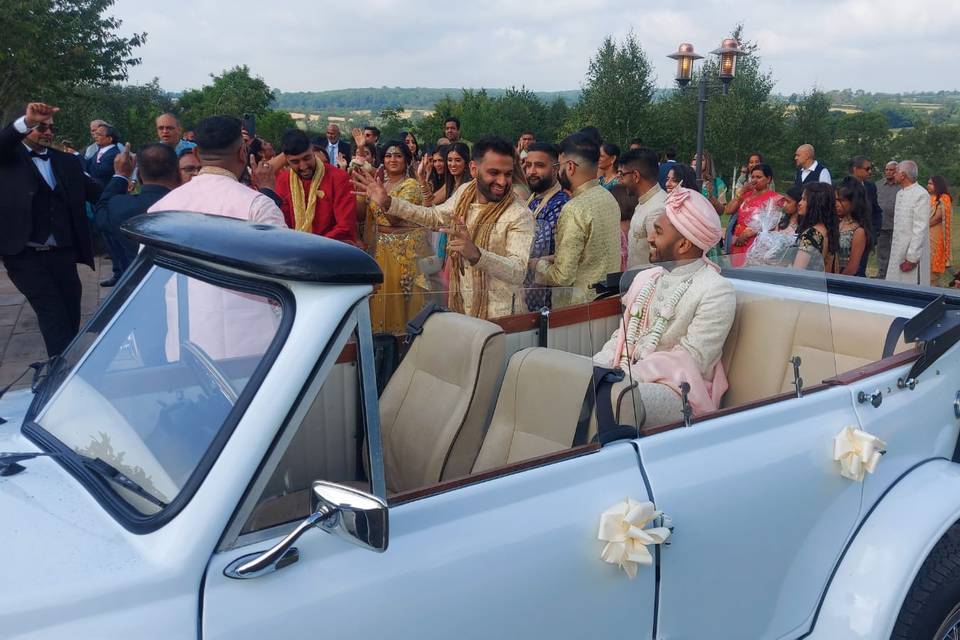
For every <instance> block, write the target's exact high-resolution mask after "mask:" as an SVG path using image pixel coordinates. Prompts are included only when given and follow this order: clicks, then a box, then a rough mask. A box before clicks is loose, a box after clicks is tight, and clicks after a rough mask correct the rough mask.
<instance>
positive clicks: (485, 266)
mask: <svg viewBox="0 0 960 640" xmlns="http://www.w3.org/2000/svg"><path fill="white" fill-rule="evenodd" d="M465 187H466V185H463V186H461V187H460V188H459V189H457V190H456V191H455V192H454V194H453V196H452V197H450V198H448V199H447V200H446V201H445V202H443V203H442V204H439V205H437V206H435V207H421V206H417V205H414V204H410V203H409V202H405V201H404V200H401V199H399V198H393V199H392V200H391V202H390V210H389V211H388V212H387V213H388V214H389V215H391V216H396V217H398V218H404V219H405V220H410V221H411V222H414V223H416V224H419V225H421V226H424V227H427V228H429V229H433V230H439V229H440V228H441V227H447V226H450V225H451V224H452V222H451V219H452V217H453V212H454V210H455V209H456V206H457V202H459V200H460V196H461V195H462V194H463V190H464V188H465ZM507 197H508V198H510V197H513V196H512V194H510V195H507ZM485 206H486V205H480V204H477V203H473V204H471V205H470V208H469V211H468V212H467V219H466V220H465V223H466V226H467V229H468V230H469V231H470V232H471V234H473V235H475V233H474V231H475V229H474V224H475V223H476V220H477V217H478V215H479V214H480V213H481V212H482V210H483V208H484V207H485ZM533 230H534V224H533V217H532V216H531V215H530V210H529V209H527V208H526V207H525V206H523V203H522V202H520V201H519V200H516V199H514V200H513V202H512V203H511V204H510V206H509V207H508V208H507V210H506V211H505V212H504V213H503V215H501V216H500V218H499V220H497V221H496V222H495V223H494V229H493V232H492V233H491V235H490V245H489V246H487V247H480V259H479V260H478V261H477V263H476V264H475V265H471V264H470V263H469V262H467V261H466V260H465V261H464V275H463V277H462V278H460V282H461V286H462V287H463V288H462V290H461V291H460V293H461V294H462V296H463V303H464V313H466V314H467V315H471V316H476V317H487V318H499V317H502V316H508V315H512V314H514V313H520V312H522V311H524V309H525V304H524V300H523V296H522V291H521V287H522V285H523V279H524V277H525V276H526V274H527V263H528V262H529V260H530V245H531V244H532V243H533ZM473 269H479V270H481V271H483V272H484V273H486V275H487V278H488V282H489V285H488V286H489V292H488V295H487V309H486V310H484V309H473V308H472V305H473V291H472V288H471V285H470V283H471V282H472V281H473V272H472V270H473ZM453 293H455V292H453Z"/></svg>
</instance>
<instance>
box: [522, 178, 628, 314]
mask: <svg viewBox="0 0 960 640" xmlns="http://www.w3.org/2000/svg"><path fill="white" fill-rule="evenodd" d="M556 245H557V247H556V252H555V254H554V260H553V262H552V263H550V262H547V261H546V260H541V261H540V262H538V263H537V277H536V281H537V283H539V284H546V285H550V286H553V287H557V288H556V289H554V290H553V292H552V294H553V306H554V308H557V307H563V306H569V305H573V304H581V303H584V302H590V301H591V300H593V299H594V298H596V297H597V294H596V291H594V290H593V289H591V288H590V287H591V285H594V284H596V283H598V282H604V281H606V279H607V274H608V273H617V272H618V271H620V205H619V204H617V200H616V198H614V197H613V196H612V195H610V192H609V191H607V190H606V189H605V188H604V187H602V186H600V184H599V183H598V182H597V181H596V180H591V181H589V182H587V183H585V184H582V185H580V186H579V187H578V188H577V189H576V190H575V191H574V192H573V198H572V199H571V200H570V201H569V202H568V203H567V204H566V205H564V207H563V215H562V216H560V220H559V222H558V223H557V239H556Z"/></svg>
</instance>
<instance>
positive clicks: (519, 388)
mask: <svg viewBox="0 0 960 640" xmlns="http://www.w3.org/2000/svg"><path fill="white" fill-rule="evenodd" d="M592 380H593V361H592V360H591V359H590V358H588V357H586V356H580V355H575V354H572V353H567V352H565V351H559V350H556V349H545V348H542V347H532V348H529V349H523V350H521V351H518V352H517V353H515V354H514V355H513V357H511V358H510V362H509V364H508V365H507V372H506V374H505V375H504V378H503V385H502V386H501V389H500V397H499V398H498V399H497V408H496V410H495V411H494V414H493V418H492V419H491V421H490V428H489V429H488V430H487V435H486V437H485V438H484V440H483V447H481V449H480V455H479V456H477V462H476V464H474V465H473V472H474V473H479V472H481V471H486V470H488V469H492V468H494V467H499V466H502V465H505V464H510V463H512V462H517V461H519V460H527V459H529V458H535V457H537V456H542V455H546V454H548V453H553V452H555V451H562V450H563V449H569V448H570V447H571V446H572V445H573V440H574V436H575V434H576V432H577V425H578V424H579V423H580V421H581V420H583V421H585V422H584V424H585V426H586V427H587V429H586V432H585V440H586V441H588V442H589V440H590V439H591V438H592V437H593V436H594V435H595V434H596V432H597V425H596V414H595V412H594V411H593V410H592V409H593V403H592V402H590V403H585V402H584V399H585V397H586V393H587V389H588V388H590V386H591V385H592ZM587 412H589V413H587Z"/></svg>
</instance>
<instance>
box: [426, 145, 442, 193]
mask: <svg viewBox="0 0 960 640" xmlns="http://www.w3.org/2000/svg"><path fill="white" fill-rule="evenodd" d="M437 153H439V154H440V157H441V158H442V159H443V173H437V171H436V169H434V168H433V158H432V157H431V159H430V171H429V173H428V174H427V179H428V180H430V184H431V186H433V190H434V191H437V190H439V189H440V186H441V185H443V184H445V183H446V175H447V145H445V144H442V145H440V146H439V147H437V148H436V149H434V150H433V152H431V154H430V155H431V156H433V155H434V154H437Z"/></svg>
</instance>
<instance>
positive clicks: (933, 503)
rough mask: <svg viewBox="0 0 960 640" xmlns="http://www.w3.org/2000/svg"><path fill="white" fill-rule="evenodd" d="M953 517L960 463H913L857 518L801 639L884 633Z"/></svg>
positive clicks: (957, 510)
mask: <svg viewBox="0 0 960 640" xmlns="http://www.w3.org/2000/svg"><path fill="white" fill-rule="evenodd" d="M867 481H868V482H869V479H868V480H867ZM957 521H960V465H958V464H954V463H952V462H950V461H949V460H946V459H943V458H937V459H931V460H928V461H925V462H922V463H920V464H918V465H917V466H915V467H913V469H912V470H911V471H909V472H908V473H906V474H905V475H904V476H902V477H901V478H900V480H899V481H898V482H897V483H896V484H895V485H893V486H892V487H891V488H890V489H889V490H888V491H887V492H886V493H885V494H884V496H883V497H882V498H881V500H880V501H879V502H878V503H877V504H876V505H875V506H874V507H873V508H872V509H871V511H870V513H869V514H868V515H867V517H866V519H865V520H864V521H863V522H862V523H861V525H860V527H859V529H858V530H857V532H856V533H855V535H854V538H853V539H852V540H851V541H850V544H849V545H848V546H847V549H846V550H845V552H844V554H843V556H842V557H841V560H840V562H839V564H838V565H837V567H836V568H835V570H834V573H833V576H832V578H831V581H830V583H829V584H828V586H827V590H826V592H825V594H824V596H823V598H822V600H821V603H820V607H819V609H818V611H817V615H816V617H815V619H814V625H813V628H812V630H811V631H810V633H809V634H807V635H806V636H804V637H806V638H811V639H815V638H816V639H819V638H823V639H827V638H831V639H832V638H849V639H851V640H857V639H866V638H871V639H872V638H889V637H890V633H891V632H892V631H893V627H894V625H895V623H896V621H897V616H898V615H899V613H900V608H901V606H902V604H903V602H904V600H905V599H906V596H907V593H908V592H909V590H910V587H911V586H912V584H913V581H914V578H916V576H917V573H918V572H919V570H920V567H921V565H923V562H924V560H926V558H927V556H928V555H929V554H930V552H931V551H932V549H933V547H934V546H935V545H936V544H937V542H938V541H939V540H940V538H941V537H943V535H944V534H945V533H946V532H947V530H948V529H949V528H950V527H951V526H952V525H953V524H954V523H956V522H957Z"/></svg>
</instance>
